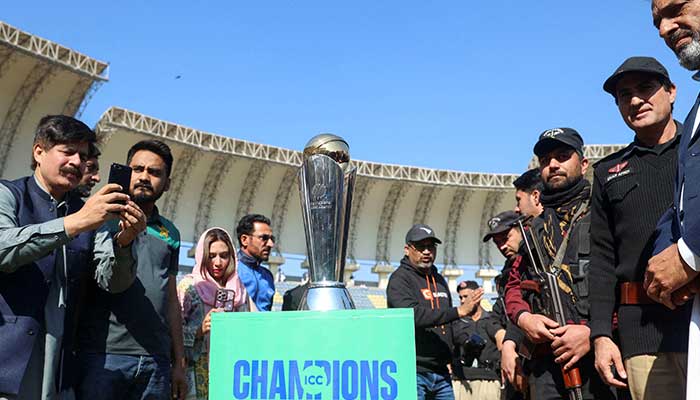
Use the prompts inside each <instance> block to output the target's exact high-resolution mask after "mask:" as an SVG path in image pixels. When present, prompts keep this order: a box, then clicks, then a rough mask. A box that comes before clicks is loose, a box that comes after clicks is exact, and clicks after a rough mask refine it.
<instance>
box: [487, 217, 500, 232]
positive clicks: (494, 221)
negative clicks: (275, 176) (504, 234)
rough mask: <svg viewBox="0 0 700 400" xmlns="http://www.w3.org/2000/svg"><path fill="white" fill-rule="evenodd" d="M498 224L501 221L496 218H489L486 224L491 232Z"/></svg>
mask: <svg viewBox="0 0 700 400" xmlns="http://www.w3.org/2000/svg"><path fill="white" fill-rule="evenodd" d="M499 222H501V219H500V218H498V217H493V218H491V219H490V220H489V222H488V225H489V228H490V229H491V230H494V229H496V227H497V226H498V223H499Z"/></svg>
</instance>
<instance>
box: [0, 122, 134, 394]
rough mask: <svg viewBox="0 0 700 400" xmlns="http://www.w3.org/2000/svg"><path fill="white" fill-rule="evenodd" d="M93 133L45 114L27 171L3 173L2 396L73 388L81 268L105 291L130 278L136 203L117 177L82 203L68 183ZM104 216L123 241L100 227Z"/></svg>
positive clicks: (78, 172) (76, 175)
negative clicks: (8, 177) (9, 176)
mask: <svg viewBox="0 0 700 400" xmlns="http://www.w3.org/2000/svg"><path fill="white" fill-rule="evenodd" d="M95 141H96V136H95V132H93V131H92V130H91V129H90V128H89V127H87V126H86V125H85V124H83V123H82V122H80V121H78V120H76V119H74V118H72V117H69V116H65V115H49V116H46V117H44V118H42V119H41V121H40V122H39V126H38V127H37V130H36V134H35V136H34V144H33V146H32V164H31V168H32V170H33V171H34V173H33V175H31V176H26V177H23V178H20V179H17V180H14V181H0V321H3V322H2V323H0V348H1V349H3V351H2V352H0V365H1V366H2V367H1V368H0V398H8V399H40V398H41V399H45V398H55V397H57V396H59V395H63V394H65V393H64V392H70V391H71V386H72V382H71V377H72V376H74V373H73V369H74V368H73V364H74V362H73V359H72V358H73V357H72V354H73V351H72V350H73V348H72V335H71V334H70V333H71V332H73V327H72V326H71V324H72V322H73V321H74V313H75V310H76V304H75V303H76V300H77V298H78V294H79V293H80V291H81V285H82V282H83V280H82V279H81V277H83V276H85V275H89V276H90V277H94V279H95V280H96V285H97V286H99V287H100V289H101V290H104V291H108V292H112V293H116V292H120V291H123V290H126V289H127V288H128V287H129V286H130V285H131V284H132V282H133V280H134V274H135V270H134V268H135V265H134V259H133V257H132V252H131V249H130V243H131V240H130V239H129V238H133V237H135V236H136V235H137V234H138V232H140V231H141V230H143V229H144V228H145V216H144V215H143V213H142V212H141V210H140V209H139V207H138V206H137V205H136V204H135V203H134V202H132V201H130V200H129V196H127V195H125V194H122V193H119V190H120V189H121V188H120V187H119V186H118V185H106V186H105V187H103V188H102V189H100V190H99V191H98V192H97V193H96V194H95V195H93V196H92V197H90V198H89V199H87V201H86V202H85V203H83V201H82V200H81V199H80V197H79V196H78V195H77V193H75V192H74V191H73V190H74V189H75V188H76V186H77V185H78V183H79V182H80V179H81V177H82V175H83V174H84V173H85V170H86V160H87V157H88V149H89V147H90V146H93V145H94V143H95ZM109 220H114V222H115V225H117V230H116V235H117V236H119V237H121V239H122V241H121V242H120V244H121V245H116V244H115V243H114V241H113V239H112V238H113V236H112V235H111V234H110V233H109V232H108V231H107V230H106V229H104V227H103V224H104V223H105V222H106V221H109ZM96 229H97V231H95V230H96ZM93 265H94V266H95V267H94V268H95V270H93V269H92V268H91V267H92V266H93Z"/></svg>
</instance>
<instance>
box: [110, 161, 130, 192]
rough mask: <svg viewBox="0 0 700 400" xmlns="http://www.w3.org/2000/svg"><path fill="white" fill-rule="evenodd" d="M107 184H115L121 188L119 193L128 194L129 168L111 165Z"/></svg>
mask: <svg viewBox="0 0 700 400" xmlns="http://www.w3.org/2000/svg"><path fill="white" fill-rule="evenodd" d="M107 183H116V184H117V185H119V186H121V187H122V190H121V192H122V193H124V194H127V195H128V194H129V187H130V186H131V167H130V166H128V165H123V164H118V163H112V166H111V167H110V168H109V181H107Z"/></svg>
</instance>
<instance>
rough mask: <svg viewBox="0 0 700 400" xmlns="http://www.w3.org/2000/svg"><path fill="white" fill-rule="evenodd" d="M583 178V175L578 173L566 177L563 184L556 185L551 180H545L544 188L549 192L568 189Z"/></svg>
mask: <svg viewBox="0 0 700 400" xmlns="http://www.w3.org/2000/svg"><path fill="white" fill-rule="evenodd" d="M581 179H583V175H578V176H569V177H567V178H566V180H565V181H564V184H563V185H561V186H554V185H552V184H551V183H549V182H544V189H545V191H546V192H548V193H552V192H562V191H565V190H566V189H569V188H572V187H574V186H576V184H577V183H579V182H580V181H581Z"/></svg>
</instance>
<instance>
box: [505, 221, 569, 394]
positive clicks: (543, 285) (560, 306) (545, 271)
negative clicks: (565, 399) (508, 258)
mask: <svg viewBox="0 0 700 400" xmlns="http://www.w3.org/2000/svg"><path fill="white" fill-rule="evenodd" d="M518 228H520V233H522V235H523V244H524V245H525V251H526V252H527V255H528V258H529V260H530V264H531V265H532V269H533V270H534V272H535V279H536V280H537V281H538V283H539V287H540V291H539V292H540V300H541V301H542V309H543V310H542V311H543V314H544V315H545V316H546V317H548V318H550V319H552V320H554V321H556V322H557V323H558V324H559V326H564V325H566V314H565V310H566V308H565V307H564V303H563V302H562V299H561V291H560V290H559V284H558V282H557V277H558V274H560V273H561V268H558V266H552V265H545V264H544V263H543V262H542V251H541V249H540V244H539V241H538V240H537V237H536V236H535V233H534V232H533V230H532V226H530V229H525V226H524V225H523V220H522V219H520V220H518ZM564 246H566V243H565V244H564ZM561 373H562V375H563V377H564V387H566V390H567V391H568V392H569V399H570V400H583V393H582V391H581V386H582V382H581V371H580V370H579V369H578V367H576V366H574V367H572V368H570V369H569V370H568V371H566V370H564V366H562V367H561Z"/></svg>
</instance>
